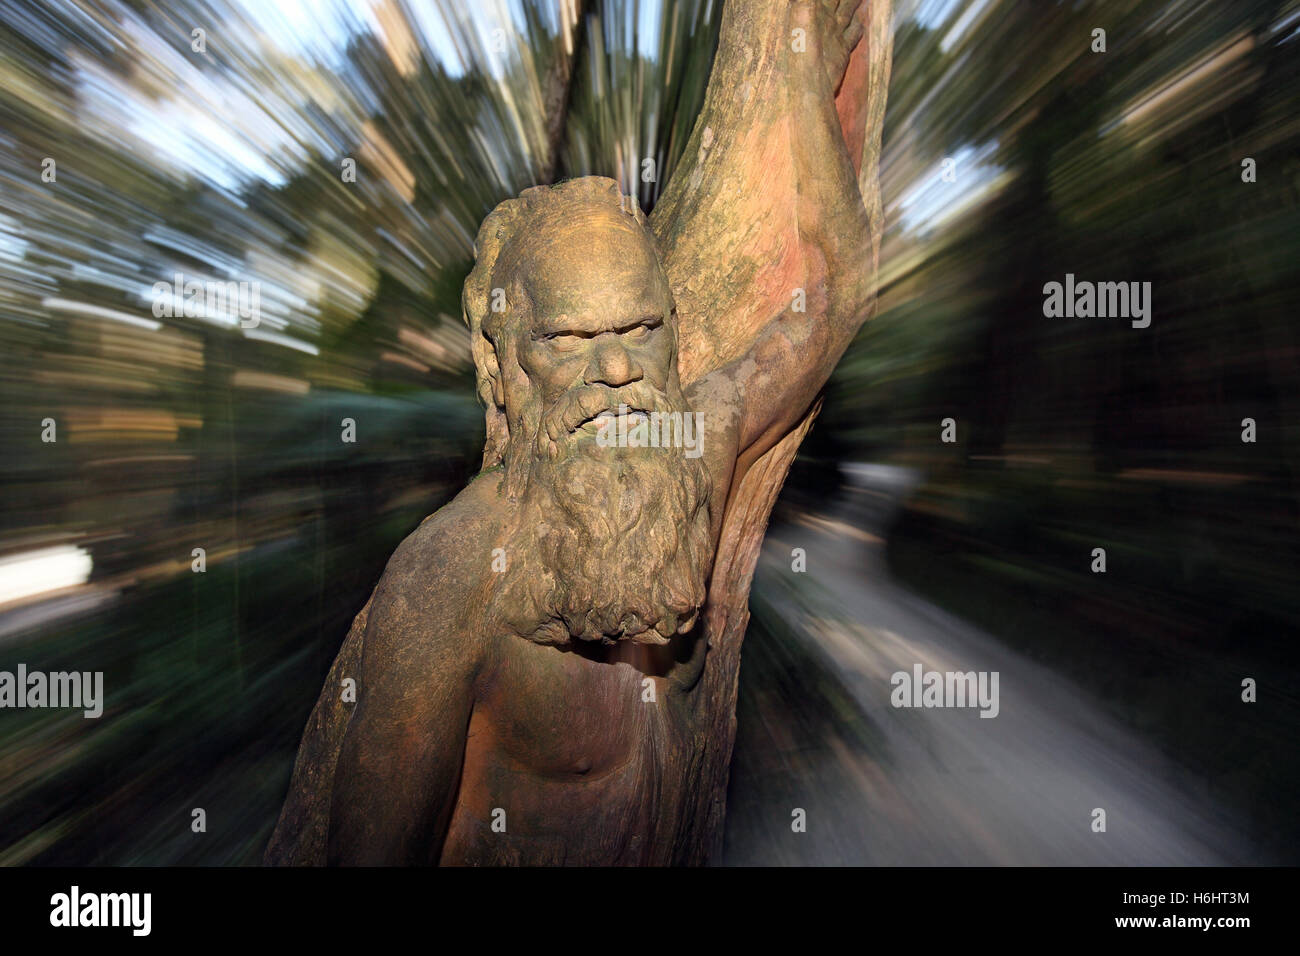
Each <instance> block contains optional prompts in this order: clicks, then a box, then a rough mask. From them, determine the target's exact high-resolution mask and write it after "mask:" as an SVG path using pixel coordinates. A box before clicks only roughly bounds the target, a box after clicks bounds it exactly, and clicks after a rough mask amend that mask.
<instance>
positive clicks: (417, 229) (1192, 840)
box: [0, 0, 1300, 864]
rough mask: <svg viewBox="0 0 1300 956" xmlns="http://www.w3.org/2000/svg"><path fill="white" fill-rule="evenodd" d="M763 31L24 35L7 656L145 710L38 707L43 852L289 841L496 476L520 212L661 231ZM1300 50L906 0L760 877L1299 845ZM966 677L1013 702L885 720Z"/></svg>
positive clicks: (31, 786) (8, 412)
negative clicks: (458, 520)
mask: <svg viewBox="0 0 1300 956" xmlns="http://www.w3.org/2000/svg"><path fill="white" fill-rule="evenodd" d="M720 10H721V5H720V4H719V3H718V2H717V0H682V2H670V0H669V2H657V0H643V2H637V0H605V2H598V0H555V2H550V0H529V2H522V0H490V2H483V3H474V4H461V3H455V2H452V0H429V2H415V0H409V2H408V0H369V2H361V0H359V2H356V3H351V4H348V3H343V2H323V0H322V2H313V0H275V2H271V3H263V2H257V0H245V2H238V3H228V2H219V3H196V2H189V0H180V2H171V3H168V4H165V5H163V4H155V3H134V2H115V0H105V2H94V3H91V2H75V0H61V2H46V3H43V4H41V5H34V4H31V3H26V2H16V3H11V2H0V24H2V26H0V91H2V92H0V186H2V188H0V354H2V355H3V359H2V362H0V389H3V409H2V410H0V442H2V443H3V446H2V451H3V455H2V456H0V481H3V488H4V499H3V500H4V506H3V512H2V513H0V602H2V603H0V669H11V670H12V669H13V668H14V667H15V666H16V664H18V663H20V662H21V663H24V664H26V665H27V666H28V667H29V668H30V669H33V670H38V669H39V670H46V671H60V670H71V669H75V670H78V671H103V672H104V675H105V677H104V686H105V696H106V706H105V712H104V716H103V717H102V718H101V719H100V720H97V721H87V720H84V719H82V718H81V716H80V714H69V713H67V712H63V711H57V710H40V709H36V710H32V709H28V710H22V711H17V710H10V711H0V863H6V864H14V863H29V862H31V863H45V864H55V863H150V864H157V863H170V862H178V863H207V864H221V863H249V862H255V861H256V860H257V859H258V858H259V857H260V853H261V849H262V847H263V845H264V843H265V840H266V838H267V835H268V834H269V831H270V828H271V826H272V824H273V822H274V815H275V813H276V810H277V809H278V807H279V804H280V801H281V799H282V798H283V794H284V788H285V785H286V783H287V778H288V773H289V769H290V765H291V762H292V759H293V754H294V751H295V747H296V744H297V740H298V735H299V734H300V732H301V730H302V726H303V723H304V722H305V720H306V716H307V713H308V711H309V709H310V706H311V703H312V701H313V699H314V696H315V694H316V692H317V689H318V688H319V686H320V681H321V679H322V677H323V675H324V673H325V670H326V669H327V667H328V664H329V662H330V660H331V659H332V657H333V654H334V652H335V650H336V649H337V647H338V645H339V643H340V641H341V639H342V637H343V635H344V633H345V631H346V628H347V624H348V622H349V620H350V618H351V616H352V615H353V614H355V613H356V611H357V610H358V609H359V608H360V605H361V603H362V602H364V600H365V596H366V594H367V593H368V592H369V590H370V588H371V587H372V586H373V584H374V582H375V580H376V579H377V577H378V575H379V573H380V571H381V570H382V567H383V564H384V561H385V560H386V558H387V556H388V555H389V554H390V553H391V552H392V549H393V548H394V547H395V545H396V543H397V542H398V541H399V540H400V539H401V538H402V537H403V536H404V535H406V534H408V533H409V532H410V531H411V530H412V528H414V527H415V525H416V524H418V522H419V521H420V520H421V519H422V518H423V517H424V516H426V515H427V514H429V513H431V512H432V511H434V510H435V509H436V508H437V507H438V506H439V505H440V504H441V503H442V502H443V501H445V500H446V499H447V498H448V497H449V496H450V495H452V494H454V493H455V492H456V491H457V490H458V489H459V488H460V487H461V486H462V485H463V484H464V482H465V481H466V480H467V478H468V476H469V475H471V474H472V473H473V472H474V470H475V468H476V466H477V462H478V457H479V453H480V451H481V445H482V437H483V435H482V419H481V413H480V410H479V409H478V407H477V403H476V402H475V400H474V392H473V374H472V369H471V367H470V364H469V348H468V346H469V342H468V337H467V334H466V332H465V330H464V326H463V324H462V322H461V319H460V306H459V295H460V286H461V283H462V282H463V280H464V277H465V274H466V273H467V271H468V269H469V266H470V262H471V257H472V242H473V237H474V234H475V231H476V229H477V227H478V224H479V223H480V222H481V220H482V218H483V216H484V215H485V214H486V213H487V212H488V211H489V210H490V209H491V208H492V207H493V206H494V205H495V204H496V203H497V202H499V201H501V200H502V199H505V198H507V197H509V196H512V195H514V194H516V193H517V192H518V191H519V190H520V189H522V188H524V187H526V186H529V185H533V184H535V183H537V182H546V181H553V180H555V179H558V178H563V177H565V176H571V175H579V174H585V173H598V174H602V175H610V176H615V177H616V178H618V179H619V180H620V181H621V182H622V184H623V188H624V189H625V190H626V191H628V192H634V193H635V194H636V195H637V196H638V198H639V199H640V201H641V203H642V205H643V206H645V207H647V208H650V207H652V206H653V204H654V201H655V199H656V198H657V197H658V195H659V193H660V191H661V189H662V186H663V184H664V183H666V182H667V181H668V179H669V177H670V176H671V175H672V171H673V168H674V167H675V165H676V163H677V161H678V159H679V158H680V156H681V151H682V150H683V149H684V146H685V142H686V139H687V136H688V135H689V133H690V130H691V127H692V124H693V122H694V118H695V116H696V113H697V111H698V109H699V105H700V102H701V99H702V97H703V92H704V87H705V83H706V81H707V77H708V68H709V63H710V59H711V57H712V54H713V49H714V46H715V44H716V38H717V30H718V24H719V17H720ZM1098 29H1103V30H1104V31H1105V44H1106V49H1105V52H1104V53H1103V52H1093V46H1094V45H1095V38H1094V31H1095V30H1098ZM1298 31H1300V3H1297V2H1296V0H1235V2H1232V3H1205V2H1200V0H1168V2H1165V0H1095V2H1085V3H1054V2H1050V0H972V2H961V0H921V2H915V3H908V2H900V3H899V4H898V8H897V16H896V22H895V32H896V36H895V43H896V47H895V49H896V52H895V65H894V73H893V86H892V89H891V91H890V100H889V112H888V115H887V120H886V131H885V155H884V158H883V162H882V172H883V177H884V185H885V189H886V198H887V203H888V210H887V211H888V216H889V218H888V223H887V226H888V231H887V235H886V241H885V245H884V248H883V250H882V269H881V275H882V291H881V299H880V307H879V310H878V314H877V317H876V318H875V319H874V320H873V322H872V323H871V324H870V325H869V326H868V327H867V328H866V329H865V330H864V331H863V333H862V334H861V335H860V336H859V339H858V341H857V342H856V343H855V344H854V346H853V347H852V348H851V350H850V352H849V354H848V356H847V357H846V359H845V361H844V362H843V363H842V365H841V367H840V369H839V371H838V373H837V376H836V378H835V379H834V380H833V382H832V385H831V387H830V389H829V393H828V399H827V403H826V407H825V410H824V412H823V414H822V417H821V420H820V422H819V424H818V426H817V427H816V428H815V429H814V431H813V433H812V435H811V436H810V439H809V441H808V443H807V445H806V448H805V453H804V456H803V458H801V460H800V462H799V463H798V465H797V466H796V470H795V472H794V473H793V474H792V476H791V478H790V480H789V481H788V482H787V490H786V494H785V497H784V499H783V504H782V506H781V509H780V511H779V512H778V515H777V520H776V522H775V524H774V529H773V534H772V537H771V539H770V540H769V542H768V545H767V548H766V551H765V558H764V561H763V563H762V564H761V566H760V570H759V573H758V575H757V577H756V584H755V588H754V596H753V605H754V624H753V626H752V628H751V634H750V637H749V639H748V643H747V645H746V656H745V666H744V667H743V668H742V677H741V683H742V688H741V708H740V731H739V737H738V740H737V750H736V760H735V767H734V771H733V780H732V787H731V794H730V800H731V813H730V816H729V829H728V837H727V859H728V860H730V861H734V862H791V863H794V862H802V863H837V862H854V863H871V862H879V863H887V862H907V863H927V862H933V863H985V862H1050V863H1071V862H1135V863H1161V862H1174V863H1177V862H1212V861H1241V862H1265V861H1278V860H1281V861H1286V862H1292V863H1294V862H1296V860H1297V849H1300V825H1298V824H1297V820H1296V817H1295V814H1294V806H1295V804H1296V800H1297V797H1300V773H1298V770H1297V763H1296V754H1295V747H1294V740H1295V739H1296V736H1297V733H1298V732H1300V700H1298V699H1297V694H1296V692H1295V690H1294V688H1295V686H1296V683H1295V682H1296V679H1297V677H1300V674H1298V673H1297V665H1296V658H1295V654H1294V652H1293V647H1294V643H1293V641H1294V638H1295V635H1296V627H1295V622H1296V620H1297V615H1298V614H1300V588H1297V587H1296V580H1295V568H1296V567H1297V563H1298V562H1297V559H1298V558H1300V547H1297V544H1298V540H1300V539H1298V537H1297V534H1296V531H1297V528H1296V523H1297V518H1298V510H1297V504H1298V502H1297V485H1296V467H1297V461H1296V454H1297V443H1298V441H1300V433H1298V432H1297V429H1300V394H1298V390H1297V356H1300V350H1298V349H1297V342H1296V339H1295V333H1294V331H1293V326H1292V324H1291V323H1290V322H1289V321H1288V320H1289V319H1290V318H1291V312H1292V311H1293V310H1294V307H1295V303H1296V301H1297V298H1296V293H1297V282H1296V278H1295V277H1296V269H1295V263H1296V261H1297V258H1298V256H1297V253H1300V230H1298V229H1297V225H1298V223H1297V217H1296V209H1297V201H1298V199H1300V160H1298V159H1297V156H1298V155H1300V152H1298V151H1297V145H1298V141H1300V136H1298V130H1297V124H1300V76H1298V75H1297V71H1298V70H1300V58H1297V56H1296V51H1297V49H1298V46H1297V44H1300V35H1298ZM1248 159H1249V160H1252V161H1253V167H1254V169H1255V175H1254V177H1253V178H1254V179H1255V181H1253V182H1244V181H1243V161H1245V160H1248ZM1067 274H1069V275H1073V276H1077V277H1078V278H1079V279H1080V280H1088V281H1093V282H1139V283H1141V282H1150V283H1152V290H1153V293H1152V302H1153V310H1152V321H1151V325H1150V327H1149V328H1145V329H1138V328H1132V327H1130V325H1129V323H1128V322H1127V321H1126V320H1117V319H1114V318H1107V319H1101V318H1092V319H1089V318H1048V317H1046V316H1045V315H1044V309H1043V286H1044V284H1045V283H1048V282H1052V281H1056V282H1061V281H1063V280H1064V277H1065V276H1066V275H1067ZM241 284H244V285H241ZM237 289H246V290H253V291H255V292H256V303H257V306H256V309H255V310H254V311H255V313H256V314H255V315H253V314H252V313H251V312H249V310H247V309H244V310H242V311H241V309H239V308H237V304H236V303H237V300H236V298H234V297H232V296H231V295H229V294H227V293H228V292H233V291H235V290H237ZM194 290H199V293H200V294H194ZM214 290H216V291H217V292H220V293H221V295H220V297H217V298H215V299H214V296H213V291H214ZM239 301H240V302H243V304H245V305H247V302H244V301H243V300H242V299H241V300H239ZM214 303H215V304H214ZM946 418H951V419H953V421H954V423H955V428H956V437H957V440H956V441H955V442H952V443H943V442H941V441H940V431H941V424H940V422H941V421H942V420H943V419H946ZM1245 418H1250V419H1253V420H1254V421H1255V422H1256V424H1257V428H1258V438H1257V441H1255V442H1253V443H1245V442H1243V441H1242V440H1241V433H1242V429H1243V425H1242V420H1243V419H1245ZM348 422H351V423H352V425H351V427H352V428H353V435H354V437H355V441H351V442H349V441H346V440H345V438H344V436H345V434H346V433H347V429H348V428H349V425H348ZM1098 547H1100V548H1105V549H1106V552H1107V555H1108V567H1107V572H1106V573H1105V574H1093V573H1091V571H1090V561H1091V558H1090V554H1091V552H1092V550H1093V549H1094V548H1098ZM794 548H803V549H805V550H806V552H807V555H808V570H807V572H806V573H803V574H798V573H794V572H792V571H791V570H790V565H791V561H790V557H789V554H790V552H791V550H792V549H794ZM198 568H202V569H203V570H202V572H201V573H200V572H199V571H197V570H196V569H198ZM940 608H942V610H940ZM945 662H951V665H952V666H954V667H960V668H961V669H974V670H1000V671H1001V672H1002V675H1003V676H1002V685H1001V686H1002V691H1001V693H1002V712H1001V714H1000V715H999V716H998V717H997V718H996V719H994V720H978V719H972V720H968V721H967V720H964V718H968V717H969V718H975V717H976V715H975V714H974V713H970V712H930V711H908V710H894V709H891V708H889V706H888V700H889V673H890V672H892V671H895V670H900V669H901V670H909V669H910V667H911V665H912V664H913V663H923V664H925V666H927V667H931V666H934V667H938V668H941V669H943V668H945V667H946V666H947V665H946V664H945ZM1245 677H1253V678H1254V679H1256V680H1257V681H1258V683H1259V687H1260V696H1259V702H1258V703H1256V704H1243V703H1242V702H1241V700H1240V683H1241V680H1242V679H1243V678H1245ZM1099 806H1100V807H1107V808H1109V811H1108V812H1109V813H1110V815H1111V820H1112V825H1111V828H1110V832H1109V833H1108V834H1105V835H1102V834H1093V833H1091V832H1089V829H1088V824H1089V817H1088V814H1089V812H1090V811H1091V810H1092V809H1093V808H1094V807H1099ZM793 807H803V808H805V809H807V810H808V812H809V829H808V832H807V833H806V834H796V833H793V832H792V831H791V828H790V811H791V808H793ZM196 808H202V809H204V810H205V811H206V819H207V830H206V832H204V833H195V832H193V830H192V828H191V821H192V811H193V810H194V809H196Z"/></svg>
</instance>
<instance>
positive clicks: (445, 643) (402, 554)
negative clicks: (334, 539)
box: [365, 473, 505, 670]
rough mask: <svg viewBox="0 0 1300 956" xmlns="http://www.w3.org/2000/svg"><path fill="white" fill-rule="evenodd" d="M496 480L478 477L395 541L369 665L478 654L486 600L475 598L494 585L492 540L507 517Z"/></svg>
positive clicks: (438, 661) (373, 615)
mask: <svg viewBox="0 0 1300 956" xmlns="http://www.w3.org/2000/svg"><path fill="white" fill-rule="evenodd" d="M499 486H500V475H499V474H496V473H486V474H483V475H480V476H479V477H477V478H476V479H474V480H473V481H472V482H470V484H469V485H468V486H466V487H465V489H464V490H462V491H461V492H460V493H459V494H458V495H457V496H456V497H455V498H453V499H452V500H451V501H449V502H448V503H447V504H446V505H444V506H443V507H442V508H440V509H439V510H438V511H436V512H435V513H434V514H432V515H430V516H429V517H428V518H426V519H425V520H424V521H423V522H421V523H420V526H419V527H418V528H416V529H415V530H414V531H412V532H411V533H410V534H409V535H408V536H407V537H406V539H405V540H403V541H402V543H401V544H400V545H398V547H397V550H396V551H394V552H393V556H392V557H391V558H390V559H389V561H388V565H387V567H386V568H385V569H384V574H383V576H382V577H381V578H380V580H379V584H378V586H377V587H376V588H375V592H374V596H373V598H372V603H371V607H370V615H369V620H368V621H367V625H366V634H365V646H366V650H365V657H366V659H367V660H366V661H365V665H367V666H368V668H374V667H375V666H376V665H379V667H380V668H381V669H383V670H387V669H389V667H396V666H398V665H399V664H401V663H402V662H406V663H409V664H414V663H417V662H418V661H424V662H425V663H430V662H432V663H434V664H435V665H437V666H441V665H442V663H443V662H446V663H448V664H450V663H451V661H452V659H455V660H457V661H459V662H460V664H462V665H463V664H465V663H468V662H469V661H471V660H473V659H475V658H476V657H477V655H478V654H479V653H480V651H481V648H480V647H478V646H477V644H478V639H479V637H480V634H481V628H480V627H479V626H477V625H478V624H479V622H478V621H477V619H476V615H477V614H478V613H480V612H481V609H482V607H483V602H481V601H475V600H474V599H473V596H474V595H475V594H477V593H478V592H480V591H484V590H485V589H486V588H487V587H488V586H489V576H490V572H491V562H492V553H491V552H492V547H493V542H494V541H496V540H497V539H498V537H499V530H500V526H501V525H502V523H503V521H504V519H505V512H504V507H503V504H502V500H503V499H502V498H501V496H500V492H499ZM379 655H383V657H384V658H386V659H387V662H380V661H379V660H377V657H378V656H379ZM394 655H396V656H394ZM412 658H414V659H412ZM431 659H432V660H431Z"/></svg>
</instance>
